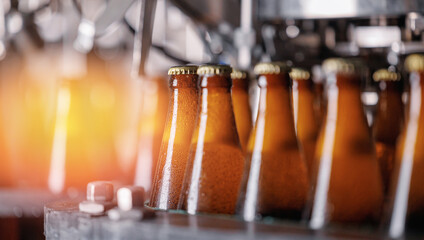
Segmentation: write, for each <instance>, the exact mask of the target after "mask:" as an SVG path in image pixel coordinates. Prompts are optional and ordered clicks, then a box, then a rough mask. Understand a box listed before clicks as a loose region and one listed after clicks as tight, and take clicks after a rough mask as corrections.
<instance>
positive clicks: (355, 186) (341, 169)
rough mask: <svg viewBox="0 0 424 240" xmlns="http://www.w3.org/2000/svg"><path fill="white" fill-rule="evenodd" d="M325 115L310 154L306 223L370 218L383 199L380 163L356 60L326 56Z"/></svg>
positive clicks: (366, 221)
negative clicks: (310, 186) (311, 170)
mask: <svg viewBox="0 0 424 240" xmlns="http://www.w3.org/2000/svg"><path fill="white" fill-rule="evenodd" d="M323 68H324V71H325V72H326V74H327V99H328V101H327V115H326V118H325V119H324V122H323V125H322V129H321V131H320V134H319V137H318V141H317V148H316V154H315V161H316V162H315V164H316V166H317V167H316V169H317V171H316V172H315V173H314V176H315V177H314V180H313V181H314V184H315V193H314V195H313V197H314V199H313V205H312V216H311V222H310V227H311V228H313V229H320V228H322V227H324V226H325V225H326V224H351V225H358V224H366V225H368V224H371V225H372V224H374V223H376V221H378V218H379V216H380V213H381V210H380V208H381V205H382V203H383V187H382V182H381V175H380V169H379V165H378V162H377V158H376V155H375V147H374V142H373V139H372V136H371V131H370V129H369V127H368V124H367V121H366V118H365V114H364V110H363V107H362V102H361V99H360V94H361V91H360V78H359V75H358V72H360V70H361V68H360V65H359V64H358V63H357V62H356V61H353V60H344V59H338V58H336V59H328V60H326V61H324V63H323Z"/></svg>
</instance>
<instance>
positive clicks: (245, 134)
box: [231, 70, 252, 151]
mask: <svg viewBox="0 0 424 240" xmlns="http://www.w3.org/2000/svg"><path fill="white" fill-rule="evenodd" d="M234 73H240V74H238V75H237V74H234ZM232 79H233V87H232V91H231V95H232V99H233V108H234V116H235V118H236V125H237V131H238V135H239V138H240V144H241V147H242V149H243V150H244V151H245V150H246V146H247V141H248V140H249V134H250V130H251V129H252V111H251V109H250V105H249V78H248V76H247V74H246V73H243V72H241V71H237V72H235V71H234V70H233V74H232Z"/></svg>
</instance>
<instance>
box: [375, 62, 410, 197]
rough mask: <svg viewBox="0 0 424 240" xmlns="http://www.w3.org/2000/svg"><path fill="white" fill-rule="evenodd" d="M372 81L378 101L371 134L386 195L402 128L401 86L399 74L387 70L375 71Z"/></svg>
mask: <svg viewBox="0 0 424 240" xmlns="http://www.w3.org/2000/svg"><path fill="white" fill-rule="evenodd" d="M373 79H374V81H376V82H377V83H378V86H379V100H378V103H377V112H376V117H375V121H374V125H373V132H374V139H375V148H376V153H377V159H378V162H379V164H380V170H381V176H382V177H383V186H384V193H385V194H386V193H387V190H388V188H389V185H390V177H391V175H392V171H393V166H394V164H395V149H396V140H397V138H398V136H399V134H400V132H401V129H402V126H403V116H404V108H403V103H402V92H403V86H402V82H401V81H400V74H399V73H397V72H395V71H389V70H387V69H380V70H378V71H376V72H375V73H374V74H373Z"/></svg>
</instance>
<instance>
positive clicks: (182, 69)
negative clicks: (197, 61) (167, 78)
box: [168, 65, 198, 75]
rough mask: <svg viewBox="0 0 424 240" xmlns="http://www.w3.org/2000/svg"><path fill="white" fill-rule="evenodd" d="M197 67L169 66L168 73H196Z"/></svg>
mask: <svg viewBox="0 0 424 240" xmlns="http://www.w3.org/2000/svg"><path fill="white" fill-rule="evenodd" d="M197 68H198V66H196V65H187V66H175V67H171V68H169V70H168V75H181V74H196V73H197Z"/></svg>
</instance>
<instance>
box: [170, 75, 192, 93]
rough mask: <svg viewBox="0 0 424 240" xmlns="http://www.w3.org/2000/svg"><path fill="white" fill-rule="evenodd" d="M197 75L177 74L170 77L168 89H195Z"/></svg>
mask: <svg viewBox="0 0 424 240" xmlns="http://www.w3.org/2000/svg"><path fill="white" fill-rule="evenodd" d="M197 82H198V75H196V74H179V75H172V76H171V77H170V78H169V88H171V89H176V88H197Z"/></svg>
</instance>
